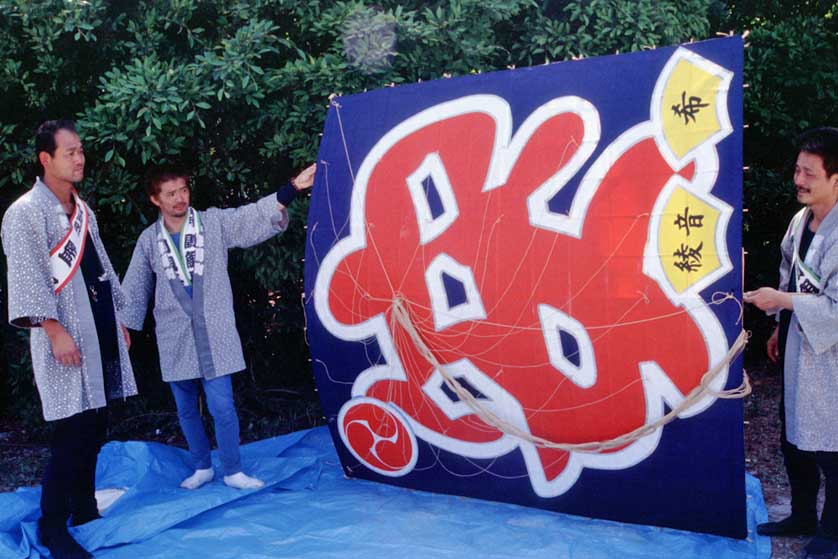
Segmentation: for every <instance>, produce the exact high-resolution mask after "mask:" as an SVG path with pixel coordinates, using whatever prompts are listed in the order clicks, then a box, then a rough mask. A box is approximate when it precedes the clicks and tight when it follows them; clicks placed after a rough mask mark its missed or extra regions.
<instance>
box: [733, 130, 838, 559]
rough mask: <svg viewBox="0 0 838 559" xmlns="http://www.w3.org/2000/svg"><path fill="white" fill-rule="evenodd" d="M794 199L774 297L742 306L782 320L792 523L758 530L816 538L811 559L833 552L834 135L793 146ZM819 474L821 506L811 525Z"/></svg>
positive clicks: (836, 427) (773, 344)
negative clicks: (796, 209) (798, 205)
mask: <svg viewBox="0 0 838 559" xmlns="http://www.w3.org/2000/svg"><path fill="white" fill-rule="evenodd" d="M798 142H799V143H798V148H799V152H798V156H797V163H796V165H795V171H794V184H795V186H796V187H797V200H798V202H800V203H801V204H803V205H804V206H805V207H804V208H803V209H802V210H800V211H799V212H798V213H797V214H796V215H795V216H794V217H793V218H792V220H791V223H790V224H789V227H788V230H787V231H786V235H785V237H784V238H783V242H782V245H781V252H782V257H783V258H782V263H781V265H780V288H779V290H777V289H772V288H769V287H762V288H760V289H757V290H755V291H751V292H749V293H746V294H745V301H746V302H748V303H752V304H754V305H756V306H757V307H759V308H760V309H762V310H765V311H769V312H777V311H780V312H779V314H780V316H779V323H778V325H777V328H776V329H775V330H774V333H773V334H772V336H771V338H770V339H769V340H768V356H769V357H770V358H771V360H772V361H777V360H781V363H782V366H783V384H784V386H783V406H782V409H781V410H780V413H781V416H783V417H784V432H783V436H782V440H781V445H782V450H783V458H784V461H785V465H786V472H787V473H788V477H789V483H790V485H791V495H792V498H791V515H790V516H789V517H787V518H785V519H783V520H780V521H778V522H769V523H766V524H760V525H759V526H758V527H757V531H758V532H759V533H761V534H765V535H771V536H799V535H804V534H815V537H814V538H813V539H812V541H811V542H809V544H808V545H807V546H806V554H807V557H833V556H834V555H835V554H836V553H838V129H836V128H817V129H814V130H810V131H808V132H806V133H804V134H803V135H802V136H801V137H800V138H799V139H798ZM819 470H820V472H823V474H824V479H825V490H826V500H825V502H824V507H823V511H822V513H821V517H820V524H819V523H818V517H817V495H818V487H819V485H820V473H819Z"/></svg>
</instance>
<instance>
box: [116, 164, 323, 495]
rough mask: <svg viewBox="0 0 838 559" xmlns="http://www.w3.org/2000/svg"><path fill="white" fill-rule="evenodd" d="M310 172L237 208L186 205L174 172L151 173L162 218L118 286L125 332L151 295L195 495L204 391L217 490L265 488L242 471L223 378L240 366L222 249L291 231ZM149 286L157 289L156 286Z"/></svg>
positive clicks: (201, 475) (204, 469)
mask: <svg viewBox="0 0 838 559" xmlns="http://www.w3.org/2000/svg"><path fill="white" fill-rule="evenodd" d="M314 173H315V166H314V165H311V166H310V167H308V168H307V169H306V170H304V171H303V172H302V173H300V174H299V175H298V176H297V177H296V178H295V179H293V180H292V181H291V184H289V185H286V186H285V187H284V188H281V189H280V190H279V191H277V192H276V194H271V195H269V196H267V197H265V198H262V199H261V200H259V201H257V202H254V203H252V204H248V205H245V206H242V207H239V208H230V209H218V208H209V209H208V210H206V211H197V210H195V209H194V208H192V207H191V206H190V203H189V201H190V192H189V177H188V174H187V173H186V172H184V171H183V170H181V169H178V168H176V167H159V168H156V169H153V170H152V171H151V172H150V173H149V174H148V177H147V181H146V190H147V193H148V195H149V198H150V199H151V202H152V203H153V204H154V205H155V206H157V207H158V209H159V210H160V218H159V219H158V220H157V222H156V223H154V224H153V225H151V226H149V227H148V228H147V229H145V230H144V231H143V232H142V234H140V238H139V239H138V241H137V245H136V247H135V248H134V255H133V257H132V258H131V264H130V265H129V267H128V271H127V272H126V274H125V278H124V289H125V293H126V295H127V297H128V305H127V310H126V313H125V318H126V321H125V323H126V325H127V326H128V327H129V328H132V329H134V330H140V329H142V327H143V321H144V319H145V315H146V309H147V307H148V302H149V299H150V297H151V294H152V289H154V319H155V331H156V334H157V345H158V348H159V353H160V369H161V372H162V375H163V380H164V381H166V382H168V383H169V386H170V388H171V390H172V394H173V395H174V399H175V404H176V406H177V410H178V419H179V421H180V425H181V429H182V430H183V434H184V437H185V438H186V442H187V445H188V446H189V451H190V453H191V455H192V458H193V460H194V467H195V471H194V472H193V473H192V475H190V476H189V477H187V478H186V479H184V480H183V482H182V483H181V487H184V488H187V489H196V488H198V487H200V486H201V485H203V484H204V483H207V482H208V481H210V480H212V478H213V476H214V470H213V467H212V462H211V459H210V444H209V440H208V439H207V435H206V432H205V430H204V427H203V424H202V422H201V415H200V411H199V407H198V391H199V387H203V390H204V395H205V397H206V401H207V407H208V408H209V411H210V414H211V415H212V418H213V423H214V426H215V438H216V442H217V443H218V451H219V458H220V462H221V468H222V470H223V473H224V483H225V484H227V485H229V486H231V487H235V488H239V489H256V488H259V487H261V486H262V485H263V483H262V481H261V480H259V479H256V478H254V477H251V476H248V475H246V474H245V473H244V472H243V471H242V465H241V459H240V456H239V421H238V416H237V413H236V408H235V405H234V402H233V391H232V386H231V379H230V375H231V374H232V373H235V372H238V371H241V370H242V369H244V368H245V363H244V356H243V355H242V347H241V340H240V339H239V334H238V332H237V330H236V320H235V316H234V311H233V292H232V288H231V285H230V277H229V275H228V273H227V251H228V250H230V249H231V248H235V247H249V246H253V245H255V244H258V243H261V242H262V241H265V240H266V239H268V238H270V237H272V236H274V235H276V234H277V233H280V232H282V231H284V230H285V229H286V228H287V227H288V212H287V210H286V207H287V206H288V204H290V203H291V201H292V200H293V199H294V197H295V195H296V193H297V192H298V191H301V190H304V189H307V188H310V187H311V185H312V184H313V182H314ZM155 280H156V281H155Z"/></svg>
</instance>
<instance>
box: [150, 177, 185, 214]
mask: <svg viewBox="0 0 838 559" xmlns="http://www.w3.org/2000/svg"><path fill="white" fill-rule="evenodd" d="M151 203H152V204H154V205H155V206H157V207H158V208H160V213H162V214H163V217H164V218H165V217H169V218H172V217H175V218H179V217H183V216H185V215H186V211H187V210H188V209H189V187H188V186H187V185H186V179H185V178H176V179H172V180H168V181H166V182H163V183H161V184H160V192H159V193H158V194H157V195H155V196H152V197H151Z"/></svg>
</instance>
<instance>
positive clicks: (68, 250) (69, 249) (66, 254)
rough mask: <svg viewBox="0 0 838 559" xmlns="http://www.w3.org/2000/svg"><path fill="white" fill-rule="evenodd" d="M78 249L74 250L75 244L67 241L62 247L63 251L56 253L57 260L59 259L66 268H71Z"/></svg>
mask: <svg viewBox="0 0 838 559" xmlns="http://www.w3.org/2000/svg"><path fill="white" fill-rule="evenodd" d="M78 252H79V251H78V249H77V248H76V245H75V243H73V241H67V244H66V245H65V246H64V250H62V251H61V252H59V253H58V258H60V259H61V260H62V261H63V262H64V263H65V264H67V266H70V267H72V266H73V259H74V258H75V257H76V255H77V254H78Z"/></svg>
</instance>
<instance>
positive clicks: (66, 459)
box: [2, 120, 137, 559]
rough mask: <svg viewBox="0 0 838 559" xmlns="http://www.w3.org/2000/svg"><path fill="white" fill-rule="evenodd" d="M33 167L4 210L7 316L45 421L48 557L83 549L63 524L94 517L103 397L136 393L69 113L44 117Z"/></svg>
mask: <svg viewBox="0 0 838 559" xmlns="http://www.w3.org/2000/svg"><path fill="white" fill-rule="evenodd" d="M35 153H36V157H37V161H38V164H39V165H40V167H41V176H40V177H39V178H38V179H37V180H36V181H35V185H34V186H33V187H32V189H31V190H29V191H28V192H27V193H26V194H24V195H23V196H21V197H20V198H19V199H18V200H16V201H15V202H14V203H13V204H12V205H11V206H10V207H9V209H8V210H7V211H6V214H5V216H4V217H3V226H2V237H3V250H4V252H5V253H6V259H7V261H8V283H9V321H10V322H11V324H12V325H14V326H18V327H21V328H28V329H29V332H30V346H31V351H32V368H33V371H34V373H35V384H36V385H37V387H38V394H39V395H40V398H41V405H42V408H43V413H44V419H46V421H47V422H49V423H50V425H51V428H52V429H51V430H52V435H51V441H50V457H49V460H48V462H47V467H46V470H45V473H44V479H43V484H42V489H41V518H40V519H39V520H38V532H39V535H40V538H41V542H42V543H43V544H44V545H45V546H46V547H47V548H48V549H49V550H50V552H51V554H52V556H53V557H55V558H56V559H79V558H86V557H90V556H91V555H90V554H89V553H88V552H87V551H86V550H85V549H84V548H82V547H81V546H80V545H79V544H78V543H77V542H76V541H75V540H74V539H73V538H72V536H71V535H70V533H69V532H68V531H67V521H68V520H69V521H70V522H71V523H72V525H74V526H78V525H80V524H84V523H86V522H89V521H91V520H94V519H97V518H99V513H98V510H97V506H96V497H95V475H96V459H97V456H98V453H99V449H100V447H101V446H102V444H103V443H104V440H105V437H106V432H107V413H106V411H107V410H106V407H105V406H106V405H107V401H108V400H109V399H115V398H125V397H126V396H130V395H133V394H136V393H137V388H136V385H135V383H134V377H133V373H132V371H131V361H130V360H129V358H128V345H129V344H130V339H129V338H128V332H127V330H125V328H124V327H123V326H121V325H120V324H119V320H118V318H117V315H116V312H115V311H119V310H120V309H121V308H122V306H123V304H124V298H123V296H122V292H121V290H120V287H119V280H118V278H117V276H116V274H115V273H114V270H113V267H112V266H111V262H110V260H109V259H108V254H107V253H106V252H105V247H104V246H103V244H102V239H101V238H100V237H99V228H98V226H97V224H96V217H95V216H94V215H93V212H92V211H91V210H90V208H89V207H88V206H87V204H85V203H84V202H83V201H81V200H80V199H79V197H78V194H77V192H76V190H75V188H74V186H73V185H74V184H75V183H78V182H80V181H81V180H82V178H83V177H84V163H85V159H84V149H83V147H82V143H81V140H80V139H79V136H78V134H77V133H76V129H75V125H74V123H73V122H72V121H67V120H59V121H48V122H45V123H44V124H42V125H41V126H40V127H39V128H38V131H37V134H36V138H35Z"/></svg>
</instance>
